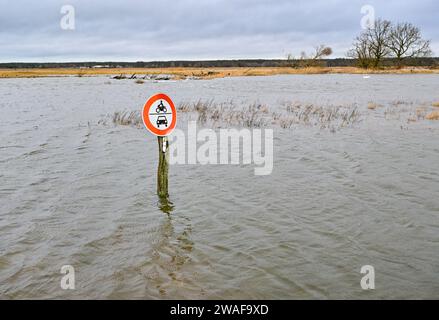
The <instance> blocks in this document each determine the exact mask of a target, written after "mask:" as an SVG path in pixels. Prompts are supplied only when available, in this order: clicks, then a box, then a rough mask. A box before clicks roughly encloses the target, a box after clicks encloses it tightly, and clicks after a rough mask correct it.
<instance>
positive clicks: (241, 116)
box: [111, 100, 360, 131]
mask: <svg viewBox="0 0 439 320" xmlns="http://www.w3.org/2000/svg"><path fill="white" fill-rule="evenodd" d="M177 112H178V113H179V115H180V117H185V118H186V119H187V120H196V121H197V122H198V123H200V124H202V125H204V126H207V127H212V128H221V127H247V128H262V127H267V126H269V125H270V126H277V127H280V128H283V129H289V128H291V127H293V126H294V125H307V126H315V127H319V128H321V129H325V128H328V129H330V130H331V131H333V130H335V129H338V128H342V127H347V126H350V125H352V124H354V123H356V122H357V121H359V119H360V113H359V112H358V109H357V107H356V106H316V105H313V104H302V103H288V104H287V105H286V108H282V107H280V106H279V107H277V108H276V111H272V110H271V109H270V107H269V106H267V105H265V104H261V103H253V104H249V105H247V106H245V107H241V106H238V105H236V104H235V103H234V102H233V101H229V102H223V103H217V102H215V101H213V100H208V101H203V100H198V101H195V102H182V103H180V104H179V105H178V106H177ZM111 118H112V122H113V123H114V124H116V125H131V126H137V127H141V126H142V123H143V121H142V117H141V114H140V112H139V111H118V112H115V113H114V114H113V115H112V116H111Z"/></svg>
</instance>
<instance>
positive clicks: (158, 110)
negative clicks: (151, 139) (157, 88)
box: [142, 93, 177, 136]
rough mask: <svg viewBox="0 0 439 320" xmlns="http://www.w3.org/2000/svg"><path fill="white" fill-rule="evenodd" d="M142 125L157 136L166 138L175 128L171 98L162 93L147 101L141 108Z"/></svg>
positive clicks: (175, 119)
mask: <svg viewBox="0 0 439 320" xmlns="http://www.w3.org/2000/svg"><path fill="white" fill-rule="evenodd" d="M142 117H143V123H144V124H145V127H146V128H147V129H148V130H149V131H150V132H151V133H153V134H155V135H157V136H167V135H169V134H170V133H171V132H172V130H174V128H175V124H176V122H177V113H176V109H175V106H174V103H173V102H172V100H171V98H169V97H168V96H167V95H165V94H163V93H159V94H156V95H154V96H152V97H151V98H149V99H148V101H147V102H146V104H145V105H144V107H143V112H142Z"/></svg>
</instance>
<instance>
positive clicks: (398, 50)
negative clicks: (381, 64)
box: [387, 23, 432, 66]
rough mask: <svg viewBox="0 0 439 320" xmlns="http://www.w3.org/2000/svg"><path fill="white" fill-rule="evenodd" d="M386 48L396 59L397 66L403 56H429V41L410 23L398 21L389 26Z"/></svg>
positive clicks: (430, 52)
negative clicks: (394, 24)
mask: <svg viewBox="0 0 439 320" xmlns="http://www.w3.org/2000/svg"><path fill="white" fill-rule="evenodd" d="M387 48H388V49H389V50H390V52H391V54H392V56H394V57H395V58H396V59H397V62H398V66H401V65H402V61H403V60H404V59H405V58H417V57H428V56H431V54H432V51H431V49H430V41H428V40H424V39H422V36H421V31H420V30H419V28H417V27H415V26H414V25H412V24H411V23H398V24H397V25H396V26H394V27H392V28H391V31H390V34H389V38H388V41H387Z"/></svg>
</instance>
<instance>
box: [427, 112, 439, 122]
mask: <svg viewBox="0 0 439 320" xmlns="http://www.w3.org/2000/svg"><path fill="white" fill-rule="evenodd" d="M425 119H427V120H439V111H432V112H430V113H429V114H427V115H426V116H425Z"/></svg>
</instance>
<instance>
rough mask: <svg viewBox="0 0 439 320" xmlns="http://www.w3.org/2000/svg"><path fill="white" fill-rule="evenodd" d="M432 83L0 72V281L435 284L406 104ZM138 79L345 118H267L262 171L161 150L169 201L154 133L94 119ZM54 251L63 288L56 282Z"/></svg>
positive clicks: (420, 164) (432, 232)
mask: <svg viewBox="0 0 439 320" xmlns="http://www.w3.org/2000/svg"><path fill="white" fill-rule="evenodd" d="M438 88H439V77H438V76H437V75H398V76H396V75H395V76H391V75H381V76H380V75H373V76H372V77H371V78H370V79H364V78H363V76H361V75H312V76H309V75H308V76H300V75H293V76H275V77H246V78H226V79H215V80H197V81H195V80H194V81H177V82H146V83H144V84H142V85H138V84H135V83H134V81H130V80H121V81H117V80H109V79H107V78H104V77H95V78H76V77H72V78H44V79H1V80H0V97H1V100H0V110H1V114H2V121H1V123H2V125H1V126H0V138H1V140H0V181H1V184H0V298H101V299H105V298H122V299H132V298H142V299H160V298H171V299H174V298H207V299H214V298H218V299H222V298H230V299H233V298H250V299H290V298H293V299H296V298H298V299H303V298H319V299H320V298H336V299H338V298H361V299H378V298H387V299H391V298H439V220H438V216H439V197H438V191H439V161H438V160H439V139H438V137H439V122H434V121H427V120H422V119H420V120H418V121H413V122H411V121H408V120H407V119H409V118H411V117H413V116H414V115H416V109H417V108H419V107H421V108H430V107H429V106H430V105H431V102H433V101H437V100H439V93H438V92H439V91H438V90H437V89H438ZM156 92H166V93H167V94H169V95H170V96H171V97H172V98H173V99H174V101H175V102H176V103H177V104H179V103H181V102H184V101H197V100H198V99H202V100H210V99H214V100H215V101H218V102H222V101H233V102H234V103H235V104H237V105H243V106H247V105H249V104H251V103H262V104H267V105H269V107H270V108H271V110H281V109H282V108H285V106H284V104H285V102H289V101H290V102H291V101H298V102H301V103H310V104H311V103H312V104H317V105H322V106H329V105H340V104H341V105H350V106H352V107H357V108H358V110H359V112H360V113H361V118H360V121H359V122H358V123H356V124H354V125H352V126H349V127H347V128H341V129H340V130H337V131H336V132H331V131H329V130H322V129H320V128H317V127H314V126H307V125H301V124H297V125H294V126H293V127H292V128H290V129H282V128H280V127H278V126H273V128H274V130H275V131H274V170H273V173H272V174H271V175H268V176H255V175H254V170H253V169H254V167H253V166H251V165H245V166H244V165H240V166H231V165H229V166H224V165H223V166H221V165H212V166H201V165H179V166H171V168H170V177H169V178H170V201H171V202H172V204H171V205H169V204H166V203H162V202H160V201H159V199H158V198H157V196H156V195H155V188H156V184H155V183H156V166H157V142H156V139H155V138H154V137H152V136H151V135H150V134H149V133H147V132H146V130H144V129H136V128H133V127H129V126H116V125H113V124H111V122H109V123H107V124H106V125H103V124H102V123H99V121H100V120H102V119H106V118H108V116H107V115H111V114H113V113H114V112H115V111H120V110H125V109H126V110H138V109H140V108H141V106H143V104H144V102H145V100H146V99H147V98H148V97H149V96H150V95H152V94H153V93H156ZM368 102H374V103H377V104H379V105H380V107H379V108H377V109H376V110H369V109H367V104H368ZM282 110H283V109H282ZM185 119H186V118H185V116H183V115H182V116H181V121H180V120H179V122H178V127H179V128H180V129H183V130H185V129H186V122H185ZM269 127H270V126H269ZM164 206H165V207H166V208H164ZM164 211H166V212H169V214H166V213H165V212H164ZM66 264H69V265H72V266H74V268H75V271H76V289H75V290H73V291H64V290H62V289H61V288H60V285H59V283H60V280H61V276H62V275H61V274H60V269H61V266H62V265H66ZM363 265H373V266H374V267H375V271H376V290H374V291H363V290H362V289H361V287H360V279H361V277H362V275H361V274H360V268H361V266H363Z"/></svg>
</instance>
